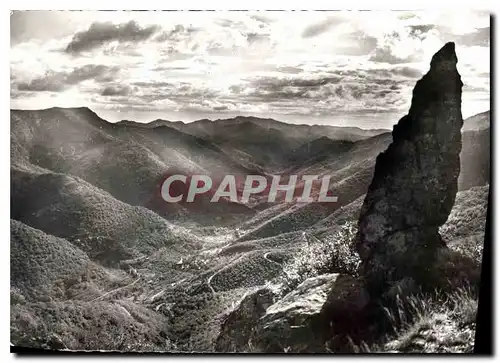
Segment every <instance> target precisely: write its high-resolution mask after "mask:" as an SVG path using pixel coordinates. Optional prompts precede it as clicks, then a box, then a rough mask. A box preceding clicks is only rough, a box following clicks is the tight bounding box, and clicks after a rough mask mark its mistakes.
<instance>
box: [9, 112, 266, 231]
mask: <svg viewBox="0 0 500 363" xmlns="http://www.w3.org/2000/svg"><path fill="white" fill-rule="evenodd" d="M11 160H12V162H13V163H15V164H17V165H21V164H33V165H35V166H37V167H41V168H44V169H48V170H52V171H55V172H59V173H65V174H72V175H75V176H79V177H81V178H82V179H84V180H86V181H88V182H90V183H91V184H93V185H95V186H97V187H99V188H101V189H104V190H106V191H108V192H109V193H111V194H112V195H113V196H114V197H116V198H117V199H119V200H121V201H124V202H126V203H129V204H132V205H142V206H147V207H151V206H154V207H155V208H156V207H158V205H157V203H158V201H157V200H155V199H158V183H159V182H160V181H161V180H162V178H163V176H164V175H165V174H167V173H169V172H172V171H175V172H176V173H181V174H184V175H190V174H193V173H201V174H208V175H215V176H220V175H225V174H234V175H246V174H259V173H261V170H259V169H255V168H248V167H247V166H245V165H244V163H240V162H239V160H238V158H234V157H232V156H231V155H229V154H227V153H226V152H224V151H223V150H221V149H220V148H218V147H217V146H215V145H214V144H213V143H212V142H210V141H206V140H203V139H200V138H197V137H194V136H192V135H186V134H184V133H182V132H179V131H177V130H175V129H172V128H169V127H165V126H161V127H156V128H151V129H146V128H141V127H136V126H133V127H130V126H127V125H121V126H120V125H116V124H111V123H108V122H106V121H105V120H102V119H101V118H99V117H98V116H97V115H96V114H95V113H93V112H92V111H90V110H89V109H87V108H78V109H62V108H52V109H47V110H41V111H16V110H13V111H12V112H11ZM223 204H224V202H221V203H219V205H218V206H217V210H215V211H214V213H206V214H205V215H204V216H203V218H202V219H200V221H201V222H204V223H211V222H213V220H214V219H213V218H217V217H218V216H219V212H218V211H220V212H221V213H225V214H226V215H228V216H231V215H233V213H234V214H238V213H243V214H245V213H251V210H250V209H248V208H245V207H241V206H234V205H232V204H227V205H226V206H224V205H223ZM160 206H161V209H160V210H158V211H159V212H161V213H162V215H163V216H165V217H166V218H169V219H175V218H176V216H177V211H179V210H182V211H184V212H183V213H185V214H191V215H193V216H196V215H198V214H199V213H198V211H197V210H196V208H195V210H194V211H191V210H190V207H191V206H190V205H184V206H178V205H168V206H167V205H165V203H161V205H160ZM210 206H211V205H210V204H207V207H210ZM208 209H210V208H208ZM228 219H230V218H228Z"/></svg>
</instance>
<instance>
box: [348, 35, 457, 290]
mask: <svg viewBox="0 0 500 363" xmlns="http://www.w3.org/2000/svg"><path fill="white" fill-rule="evenodd" d="M456 64H457V56H456V54H455V44H454V43H451V42H450V43H447V44H446V45H445V46H444V47H442V48H441V49H440V50H439V51H438V52H437V53H436V54H435V55H434V56H433V57H432V61H431V64H430V70H429V71H428V72H427V74H426V75H425V76H423V77H422V79H420V80H419V81H418V82H417V84H416V85H415V88H414V89H413V98H412V103H411V107H410V110H409V112H408V114H407V115H406V116H404V117H403V118H401V120H399V122H398V124H397V125H395V126H394V129H393V131H392V137H393V142H392V144H390V145H389V147H388V148H387V150H386V151H384V152H382V153H381V154H380V155H379V156H378V157H377V161H376V166H375V172H374V175H373V180H372V182H371V185H370V187H369V189H368V193H367V195H366V198H365V200H364V204H363V207H362V209H361V214H360V218H359V222H358V227H359V231H358V236H357V249H358V252H359V255H360V257H361V259H362V261H363V272H364V277H365V280H366V284H367V288H368V291H369V292H370V294H371V295H372V296H373V297H380V296H381V295H382V294H383V293H384V291H386V289H387V288H388V287H390V286H391V285H392V284H393V283H395V282H396V281H399V280H401V279H403V278H405V277H406V278H408V277H409V278H412V279H413V280H414V281H415V282H417V283H419V284H424V285H425V283H426V282H428V281H427V280H428V279H429V278H430V277H429V275H428V272H429V268H430V266H431V265H432V263H433V260H434V257H435V255H436V252H437V250H438V248H440V247H442V246H444V243H443V242H442V239H441V236H440V235H439V232H438V229H439V227H440V226H441V225H443V224H444V223H445V222H446V220H447V218H448V215H449V214H450V211H451V208H452V207H453V204H454V202H455V195H456V193H457V179H458V175H459V173H460V156H459V154H460V151H461V148H462V141H461V133H460V129H461V128H462V125H463V119H462V112H461V102H462V100H461V98H462V86H463V83H462V81H461V79H460V74H459V73H458V71H457V68H456Z"/></svg>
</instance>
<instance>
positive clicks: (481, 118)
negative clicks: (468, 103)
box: [462, 111, 491, 131]
mask: <svg viewBox="0 0 500 363" xmlns="http://www.w3.org/2000/svg"><path fill="white" fill-rule="evenodd" d="M490 117H491V111H485V112H481V113H478V114H477V115H474V116H471V117H468V118H466V119H465V120H464V126H463V127H462V131H479V130H485V129H488V128H489V127H490V124H491V123H490Z"/></svg>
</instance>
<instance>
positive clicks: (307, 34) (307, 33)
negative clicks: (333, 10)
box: [302, 17, 343, 38]
mask: <svg viewBox="0 0 500 363" xmlns="http://www.w3.org/2000/svg"><path fill="white" fill-rule="evenodd" d="M342 22H343V20H342V19H340V18H336V17H329V18H328V19H325V20H323V21H322V22H319V23H316V24H311V25H309V26H308V27H307V28H305V29H304V31H303V32H302V37H303V38H312V37H315V36H317V35H320V34H323V33H325V32H327V31H328V30H329V29H330V28H331V27H333V26H335V25H338V24H340V23H342Z"/></svg>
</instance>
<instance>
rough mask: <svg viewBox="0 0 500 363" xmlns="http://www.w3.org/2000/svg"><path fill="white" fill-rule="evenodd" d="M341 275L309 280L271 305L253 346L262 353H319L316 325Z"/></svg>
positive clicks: (253, 338)
mask: <svg viewBox="0 0 500 363" xmlns="http://www.w3.org/2000/svg"><path fill="white" fill-rule="evenodd" d="M338 276H339V274H327V275H320V276H316V277H310V278H308V279H306V280H305V281H304V282H302V283H301V284H300V285H299V286H297V287H296V288H295V289H294V290H293V291H291V292H290V293H288V294H287V295H285V296H284V297H283V298H282V299H281V300H279V301H277V302H276V303H274V304H273V305H271V306H270V307H269V308H268V309H267V310H266V313H265V315H264V316H262V317H261V318H260V319H259V321H258V322H257V325H256V326H255V328H254V331H253V334H252V337H251V339H250V345H251V346H252V347H254V349H256V350H257V351H259V352H263V353H283V352H288V353H300V352H320V351H321V350H322V340H321V338H320V332H319V331H318V330H317V329H314V327H313V323H314V321H315V319H316V318H317V317H318V316H319V314H320V312H321V310H322V308H323V305H324V304H325V301H326V300H327V298H328V293H329V292H330V290H331V289H332V288H333V286H334V285H335V282H336V280H337V278H338Z"/></svg>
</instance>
